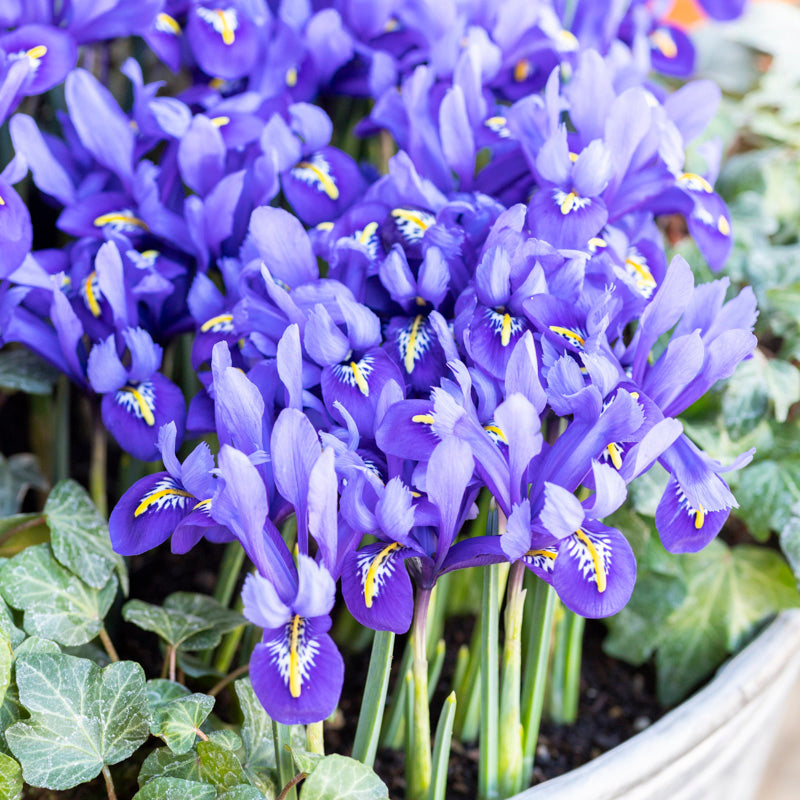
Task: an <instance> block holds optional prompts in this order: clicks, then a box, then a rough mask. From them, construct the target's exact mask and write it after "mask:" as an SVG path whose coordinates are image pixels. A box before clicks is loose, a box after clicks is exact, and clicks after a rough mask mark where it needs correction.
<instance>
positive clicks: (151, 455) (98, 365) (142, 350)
mask: <svg viewBox="0 0 800 800" xmlns="http://www.w3.org/2000/svg"><path fill="white" fill-rule="evenodd" d="M121 339H122V342H121V343H120V344H123V345H124V347H122V348H120V346H119V344H118V340H117V337H116V336H115V335H114V334H112V335H111V336H109V337H108V338H107V339H105V340H104V341H102V342H100V343H99V344H97V345H95V346H94V347H93V348H92V350H91V352H90V353H89V360H88V364H87V375H88V378H89V383H90V385H91V387H92V388H93V389H94V390H95V391H96V392H98V393H99V394H102V395H103V402H102V406H101V408H102V415H103V423H104V424H105V426H106V428H108V430H109V431H110V432H111V434H112V435H113V436H114V438H115V439H116V440H117V441H118V442H119V444H120V446H121V447H123V448H124V449H125V450H127V451H128V452H129V453H130V454H131V455H133V456H135V457H136V458H140V459H141V460H142V461H153V460H155V459H156V458H158V444H157V435H158V431H159V430H160V428H161V426H162V425H166V424H167V423H168V422H174V423H175V426H176V429H177V436H178V440H179V441H180V440H182V439H183V432H184V426H185V420H186V407H185V404H184V399H183V395H182V394H181V390H180V389H179V388H178V387H177V386H175V384H174V383H172V381H170V380H169V379H168V378H165V377H164V376H163V375H162V374H161V373H160V372H158V368H159V367H160V366H161V356H162V349H161V347H160V346H159V345H157V344H155V343H154V342H153V340H152V339H151V338H150V335H149V334H148V333H147V331H145V330H143V329H142V328H127V329H125V330H124V331H122V336H121ZM124 350H127V352H128V354H129V355H130V366H128V367H125V366H124V365H123V363H122V360H121V357H120V355H121V353H123V352H124Z"/></svg>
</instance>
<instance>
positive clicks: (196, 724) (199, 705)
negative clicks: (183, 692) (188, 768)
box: [150, 694, 214, 754]
mask: <svg viewBox="0 0 800 800" xmlns="http://www.w3.org/2000/svg"><path fill="white" fill-rule="evenodd" d="M213 708H214V698H213V697H210V696H209V695H207V694H190V695H187V696H186V697H178V698H177V699H175V700H172V701H171V702H169V703H164V704H162V705H159V706H158V707H157V708H156V709H155V710H154V712H153V719H152V722H151V724H150V732H151V733H152V734H153V736H158V737H159V738H161V739H163V740H164V742H165V743H166V745H167V747H169V749H170V750H172V752H173V753H179V754H181V753H188V752H189V750H191V749H192V746H193V745H194V742H195V739H196V738H197V732H198V731H199V730H200V726H201V725H202V724H203V722H204V721H205V719H206V717H207V716H208V715H209V714H210V713H211V710H212V709H213Z"/></svg>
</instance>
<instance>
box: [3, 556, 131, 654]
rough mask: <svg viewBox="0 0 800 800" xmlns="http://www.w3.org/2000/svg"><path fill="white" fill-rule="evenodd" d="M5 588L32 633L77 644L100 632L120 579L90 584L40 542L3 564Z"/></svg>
mask: <svg viewBox="0 0 800 800" xmlns="http://www.w3.org/2000/svg"><path fill="white" fill-rule="evenodd" d="M0 593H2V595H3V597H4V598H5V600H6V602H7V603H8V604H9V605H10V606H13V607H14V608H18V609H22V610H23V611H24V612H25V614H24V617H23V622H22V624H23V627H24V628H25V630H26V631H27V632H28V633H29V634H31V635H35V636H41V637H42V638H44V639H52V640H53V641H56V642H58V643H59V644H63V645H68V646H74V645H79V644H84V643H85V642H88V641H90V640H91V639H94V637H95V636H97V634H98V633H99V632H100V628H102V626H103V617H105V615H106V614H107V613H108V609H109V608H110V607H111V603H113V602H114V597H115V596H116V594H117V579H116V577H115V576H113V575H112V576H111V577H110V578H109V580H108V583H106V585H105V586H104V587H103V588H102V589H99V590H98V589H94V588H92V587H90V586H87V585H86V584H85V583H84V582H83V581H82V580H81V579H80V578H78V577H77V576H76V575H73V574H72V573H70V572H68V571H67V570H66V569H64V567H62V566H61V565H60V564H59V563H58V562H57V561H56V560H55V559H54V558H53V555H52V553H51V551H50V546H49V545H46V544H40V545H36V546H34V547H28V548H26V549H25V550H24V551H23V552H21V553H20V554H19V555H16V556H14V558H12V559H10V560H9V561H7V562H5V563H4V564H3V566H2V567H0Z"/></svg>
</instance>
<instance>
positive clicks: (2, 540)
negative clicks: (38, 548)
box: [0, 514, 50, 558]
mask: <svg viewBox="0 0 800 800" xmlns="http://www.w3.org/2000/svg"><path fill="white" fill-rule="evenodd" d="M49 540H50V529H49V528H48V527H47V525H46V524H45V521H44V517H43V516H42V515H41V514H14V515H13V516H10V517H5V518H4V519H0V556H2V557H3V558H11V557H12V556H15V555H16V554H17V553H19V552H21V551H22V550H24V549H25V548H26V547H32V546H33V545H36V544H42V543H43V542H47V541H49Z"/></svg>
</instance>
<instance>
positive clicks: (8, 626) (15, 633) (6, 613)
mask: <svg viewBox="0 0 800 800" xmlns="http://www.w3.org/2000/svg"><path fill="white" fill-rule="evenodd" d="M0 633H2V634H3V635H4V636H6V637H8V640H9V641H10V642H11V646H12V647H16V646H17V645H18V644H20V643H21V642H22V641H23V640H24V639H25V631H23V630H20V629H19V628H18V627H17V626H16V625H15V624H14V618H13V617H12V616H11V610H10V609H9V607H8V606H7V605H6V602H5V601H4V600H2V599H0Z"/></svg>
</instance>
